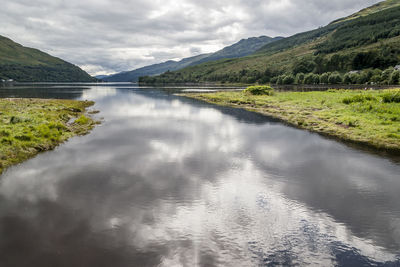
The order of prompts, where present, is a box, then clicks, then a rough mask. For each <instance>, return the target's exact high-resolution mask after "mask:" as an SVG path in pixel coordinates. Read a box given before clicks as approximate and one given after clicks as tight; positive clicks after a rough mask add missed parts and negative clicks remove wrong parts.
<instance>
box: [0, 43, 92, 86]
mask: <svg viewBox="0 0 400 267" xmlns="http://www.w3.org/2000/svg"><path fill="white" fill-rule="evenodd" d="M0 79H13V80H16V81H20V82H90V81H94V80H95V79H94V78H93V77H91V76H90V75H89V74H87V73H86V72H85V71H83V70H82V69H80V68H79V67H77V66H75V65H73V64H71V63H68V62H66V61H64V60H61V59H59V58H56V57H53V56H50V55H49V54H46V53H44V52H41V51H40V50H37V49H33V48H27V47H24V46H22V45H20V44H17V43H15V42H13V41H12V40H10V39H8V38H6V37H3V36H0Z"/></svg>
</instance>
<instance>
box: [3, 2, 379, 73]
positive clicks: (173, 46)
mask: <svg viewBox="0 0 400 267" xmlns="http://www.w3.org/2000/svg"><path fill="white" fill-rule="evenodd" d="M376 2H379V0H335V1H320V0H297V1H295V0H281V1H278V0H247V1H245V0H230V1H228V0H219V1H211V0H205V1H201V2H200V1H194V0H167V1H160V0H156V1H144V0H132V1H126V0H114V1H112V0H96V1H95V0H85V1H81V0H69V1H63V0H6V1H5V2H3V3H2V15H1V17H0V23H1V25H2V29H1V30H0V34H1V35H5V36H7V37H9V38H11V39H13V40H15V41H16V42H19V43H21V44H23V45H25V46H30V47H35V48H38V49H41V50H43V51H46V52H48V53H50V54H52V55H55V56H58V57H61V58H63V59H65V60H67V61H70V62H72V63H74V64H77V65H79V66H81V67H82V68H84V69H85V70H87V71H88V72H90V73H91V74H105V73H111V72H119V71H123V70H131V69H135V68H138V67H142V66H145V65H149V64H153V63H159V62H162V61H165V60H169V59H179V58H183V57H188V56H192V55H195V54H198V53H207V52H214V51H216V50H218V49H220V48H222V47H224V46H226V45H229V44H232V43H234V42H237V41H238V40H240V39H241V38H247V37H253V36H260V35H269V36H277V35H281V36H289V35H292V34H294V33H297V32H301V31H305V30H309V29H313V28H315V27H318V26H322V25H326V24H327V23H329V22H330V21H332V20H334V19H336V18H338V17H343V16H346V15H349V14H351V13H352V12H355V11H357V10H359V9H361V8H364V7H367V6H369V5H371V4H374V3H376Z"/></svg>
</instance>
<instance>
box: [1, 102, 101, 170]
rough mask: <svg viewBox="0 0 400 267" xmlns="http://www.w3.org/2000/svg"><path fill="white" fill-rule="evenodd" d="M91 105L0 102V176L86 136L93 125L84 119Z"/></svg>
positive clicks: (91, 121)
mask: <svg viewBox="0 0 400 267" xmlns="http://www.w3.org/2000/svg"><path fill="white" fill-rule="evenodd" d="M93 104H94V103H93V102H89V101H75V100H44V99H0V173H2V171H3V170H4V169H5V168H7V167H9V166H11V165H13V164H17V163H20V162H22V161H24V160H26V159H28V158H31V157H33V156H34V155H36V154H38V153H39V152H41V151H46V150H50V149H53V148H55V147H56V146H57V145H59V144H60V143H62V142H64V141H66V140H67V139H68V138H70V137H72V136H75V135H83V134H86V133H88V132H89V131H90V130H91V129H92V128H93V127H94V125H95V121H94V120H93V119H92V118H90V117H89V116H87V112H86V111H87V108H88V107H90V106H92V105H93Z"/></svg>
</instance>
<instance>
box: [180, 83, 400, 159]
mask: <svg viewBox="0 0 400 267" xmlns="http://www.w3.org/2000/svg"><path fill="white" fill-rule="evenodd" d="M185 95H186V96H188V97H191V98H196V99H200V100H204V101H207V102H210V103H215V104H218V105H224V106H232V107H238V108H245V109H247V110H250V111H255V112H259V113H262V114H265V115H268V116H271V117H274V118H278V119H281V120H283V121H285V122H287V123H289V124H291V125H294V126H296V127H299V128H302V129H307V130H310V131H313V132H318V133H321V134H324V135H328V136H332V137H336V138H340V139H342V140H347V141H351V142H355V143H361V144H366V145H368V146H371V147H374V148H377V149H380V150H385V151H389V152H395V153H400V103H399V101H398V99H399V98H398V96H399V95H400V89H390V90H382V91H372V90H371V91H364V90H329V91H324V92H276V93H274V94H273V95H271V96H257V95H250V94H247V93H245V92H218V93H207V94H185Z"/></svg>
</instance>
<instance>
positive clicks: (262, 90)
mask: <svg viewBox="0 0 400 267" xmlns="http://www.w3.org/2000/svg"><path fill="white" fill-rule="evenodd" d="M244 93H246V94H250V95H273V94H274V89H273V88H272V87H271V86H249V87H247V88H246V90H244Z"/></svg>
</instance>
